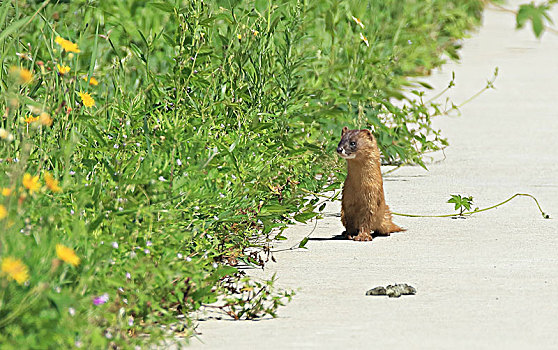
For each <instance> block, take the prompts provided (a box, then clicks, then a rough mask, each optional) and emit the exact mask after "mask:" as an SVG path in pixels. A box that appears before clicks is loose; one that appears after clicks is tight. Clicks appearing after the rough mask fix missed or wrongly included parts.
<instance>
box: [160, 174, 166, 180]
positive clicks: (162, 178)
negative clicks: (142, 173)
mask: <svg viewBox="0 0 558 350" xmlns="http://www.w3.org/2000/svg"><path fill="white" fill-rule="evenodd" d="M159 181H167V179H165V178H164V177H163V176H162V175H161V176H159Z"/></svg>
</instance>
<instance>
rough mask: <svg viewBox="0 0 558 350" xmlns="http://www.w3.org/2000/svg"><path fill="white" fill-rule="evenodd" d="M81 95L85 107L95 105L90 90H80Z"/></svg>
mask: <svg viewBox="0 0 558 350" xmlns="http://www.w3.org/2000/svg"><path fill="white" fill-rule="evenodd" d="M79 97H80V98H81V102H83V105H84V106H85V107H93V106H94V105H95V100H94V99H93V97H91V95H90V94H89V93H88V92H81V91H80V92H79Z"/></svg>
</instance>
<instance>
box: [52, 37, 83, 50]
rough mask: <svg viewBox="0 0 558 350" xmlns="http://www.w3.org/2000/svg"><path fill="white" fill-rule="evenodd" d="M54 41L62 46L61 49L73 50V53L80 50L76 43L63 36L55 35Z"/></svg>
mask: <svg viewBox="0 0 558 350" xmlns="http://www.w3.org/2000/svg"><path fill="white" fill-rule="evenodd" d="M54 42H55V43H57V44H58V45H60V46H62V49H63V50H64V51H67V52H75V53H80V52H81V51H80V50H79V48H78V46H77V44H74V43H73V42H71V41H70V40H66V39H64V38H61V37H59V36H57V37H56V39H54Z"/></svg>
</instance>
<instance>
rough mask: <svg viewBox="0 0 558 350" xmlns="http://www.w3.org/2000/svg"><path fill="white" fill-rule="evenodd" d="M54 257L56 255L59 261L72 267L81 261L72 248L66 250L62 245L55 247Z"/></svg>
mask: <svg viewBox="0 0 558 350" xmlns="http://www.w3.org/2000/svg"><path fill="white" fill-rule="evenodd" d="M56 255H58V257H59V258H60V259H61V260H63V261H65V262H67V263H68V264H71V265H73V266H78V265H79V262H80V261H81V260H80V258H79V257H78V256H77V255H76V253H75V252H74V250H73V249H72V248H68V247H66V246H63V245H62V244H57V245H56Z"/></svg>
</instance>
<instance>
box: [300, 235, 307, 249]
mask: <svg viewBox="0 0 558 350" xmlns="http://www.w3.org/2000/svg"><path fill="white" fill-rule="evenodd" d="M306 243H308V237H304V238H303V239H302V241H300V243H299V244H298V247H299V248H304V249H308V248H306Z"/></svg>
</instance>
